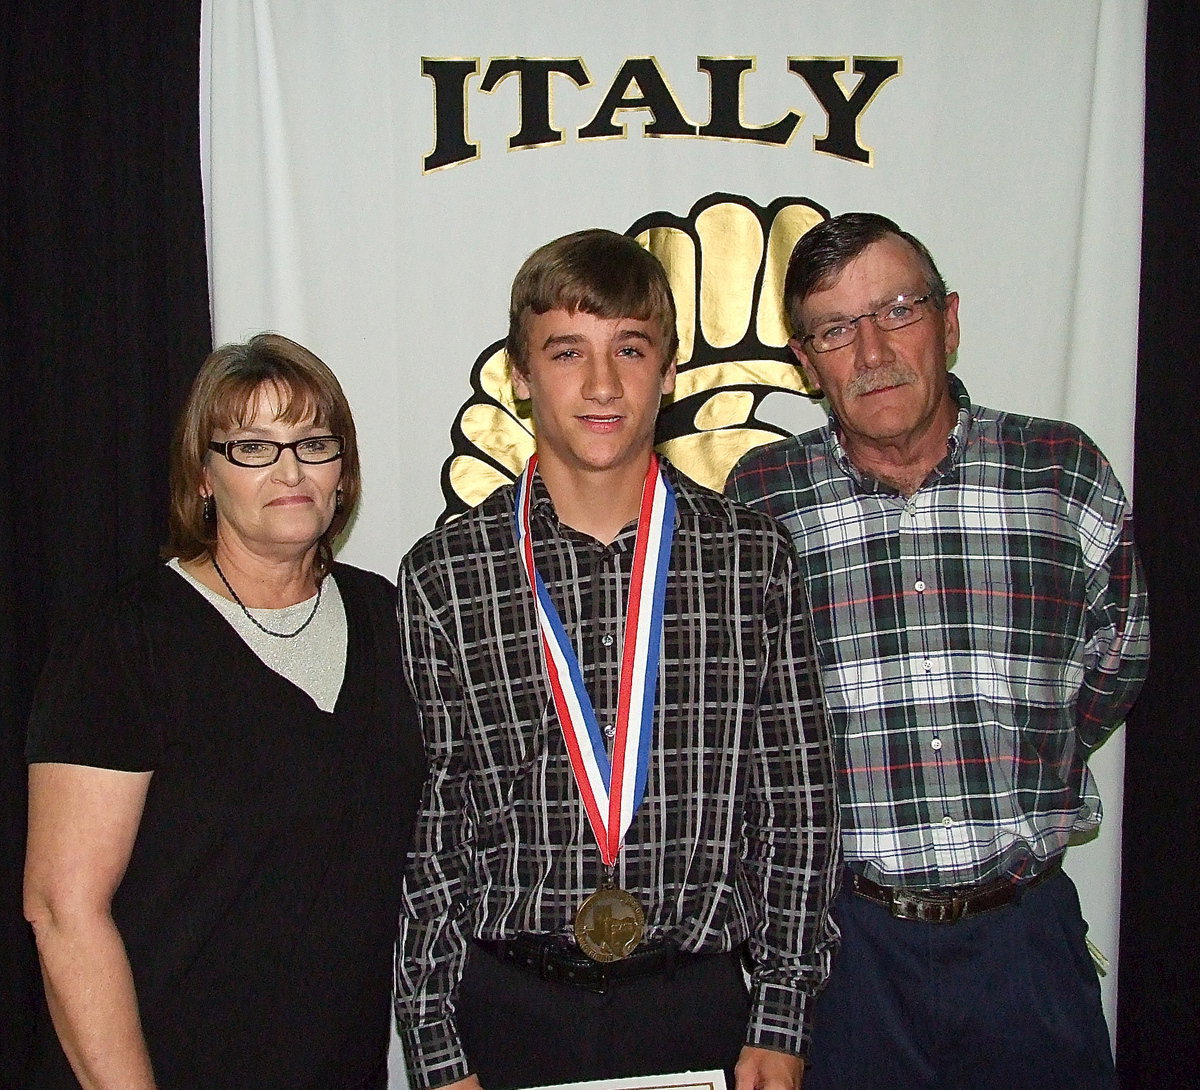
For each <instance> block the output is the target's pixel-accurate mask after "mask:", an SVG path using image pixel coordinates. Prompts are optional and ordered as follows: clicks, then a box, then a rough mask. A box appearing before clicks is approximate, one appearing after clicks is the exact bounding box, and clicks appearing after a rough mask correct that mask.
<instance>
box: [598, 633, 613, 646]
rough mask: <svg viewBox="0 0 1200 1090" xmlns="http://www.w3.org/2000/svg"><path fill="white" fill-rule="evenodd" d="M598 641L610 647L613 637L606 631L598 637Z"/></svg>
mask: <svg viewBox="0 0 1200 1090" xmlns="http://www.w3.org/2000/svg"><path fill="white" fill-rule="evenodd" d="M600 642H601V643H602V644H604V646H605V647H612V645H613V638H612V636H611V635H610V634H609V633H607V632H606V633H605V634H604V635H603V636H601V637H600Z"/></svg>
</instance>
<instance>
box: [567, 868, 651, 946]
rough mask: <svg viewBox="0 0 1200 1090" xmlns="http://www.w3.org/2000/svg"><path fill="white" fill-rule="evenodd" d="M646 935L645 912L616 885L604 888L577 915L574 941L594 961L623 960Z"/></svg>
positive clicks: (583, 905) (632, 896)
mask: <svg viewBox="0 0 1200 1090" xmlns="http://www.w3.org/2000/svg"><path fill="white" fill-rule="evenodd" d="M645 933H646V913H645V912H643V911H642V906H641V905H640V904H639V903H638V899H637V898H636V897H635V896H634V895H633V894H632V893H627V892H626V891H625V890H623V889H620V888H618V887H617V886H612V885H604V886H601V887H600V888H599V889H598V890H596V892H595V893H593V894H592V895H591V896H590V897H589V898H588V899H587V900H586V901H584V902H583V904H582V905H580V906H579V912H578V913H577V914H576V916H575V941H576V942H577V943H579V949H580V950H582V951H583V952H584V953H585V954H587V956H588V957H590V958H591V959H592V960H593V961H620V959H621V958H623V957H627V956H628V955H629V954H631V953H632V952H633V951H634V949H635V948H636V947H637V944H638V943H639V942H641V941H642V936H643V935H645Z"/></svg>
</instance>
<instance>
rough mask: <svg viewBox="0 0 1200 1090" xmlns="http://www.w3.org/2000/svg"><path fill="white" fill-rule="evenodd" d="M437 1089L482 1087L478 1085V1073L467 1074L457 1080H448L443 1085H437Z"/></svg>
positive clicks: (479, 1088)
mask: <svg viewBox="0 0 1200 1090" xmlns="http://www.w3.org/2000/svg"><path fill="white" fill-rule="evenodd" d="M438 1090H483V1087H482V1086H480V1085H479V1076H478V1075H468V1076H467V1077H466V1078H465V1079H459V1080H458V1082H448V1083H446V1085H445V1086H440V1087H438Z"/></svg>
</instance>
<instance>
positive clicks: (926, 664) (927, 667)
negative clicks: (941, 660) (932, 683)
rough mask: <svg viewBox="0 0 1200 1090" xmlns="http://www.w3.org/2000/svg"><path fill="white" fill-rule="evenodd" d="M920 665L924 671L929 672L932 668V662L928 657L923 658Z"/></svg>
mask: <svg viewBox="0 0 1200 1090" xmlns="http://www.w3.org/2000/svg"><path fill="white" fill-rule="evenodd" d="M921 667H922V669H923V670H924V671H925V673H929V672H930V671H931V670H932V669H933V663H932V662H930V661H929V660H928V659H925V661H924V662H922V663H921Z"/></svg>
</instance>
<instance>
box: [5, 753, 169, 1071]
mask: <svg viewBox="0 0 1200 1090" xmlns="http://www.w3.org/2000/svg"><path fill="white" fill-rule="evenodd" d="M151 775H152V773H149V772H115V771H112V770H110V769H106V768H90V767H86V766H84V765H71V764H32V765H30V766H29V846H28V850H27V854H26V861H25V915H26V917H27V918H28V920H29V922H30V923H31V924H32V925H33V931H34V936H35V937H36V939H37V947H38V955H39V957H40V959H41V963H42V976H43V979H44V980H45V985H46V998H47V1001H48V1004H49V1007H50V1014H51V1017H52V1018H53V1020H54V1028H55V1029H56V1030H57V1031H58V1036H59V1040H60V1041H61V1042H62V1045H63V1050H64V1051H65V1052H66V1054H67V1059H68V1060H70V1061H71V1067H72V1068H73V1069H74V1071H75V1075H76V1077H77V1078H78V1079H79V1081H80V1083H81V1084H82V1085H83V1087H84V1088H85V1090H109V1088H114V1090H115V1088H117V1087H120V1088H121V1090H154V1074H153V1072H152V1070H151V1067H150V1057H149V1054H148V1052H147V1050H146V1043H145V1040H144V1039H143V1037H142V1028H141V1021H140V1019H139V1017H138V1006H137V997H136V996H135V994H134V988H133V975H132V973H131V972H130V968H129V959H128V958H127V957H126V954H125V945H124V943H123V942H122V941H121V936H120V934H119V933H118V932H117V928H116V925H115V924H114V923H113V918H112V914H111V904H112V898H113V894H114V893H115V892H116V889H117V887H118V886H119V885H120V883H121V879H122V878H123V877H124V875H125V868H126V866H127V865H128V863H129V857H130V854H131V853H132V851H133V844H134V840H135V839H136V837H137V830H138V825H139V823H140V822H141V818H142V807H143V806H144V805H145V801H146V791H147V789H148V788H149V785H150V776H151Z"/></svg>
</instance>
